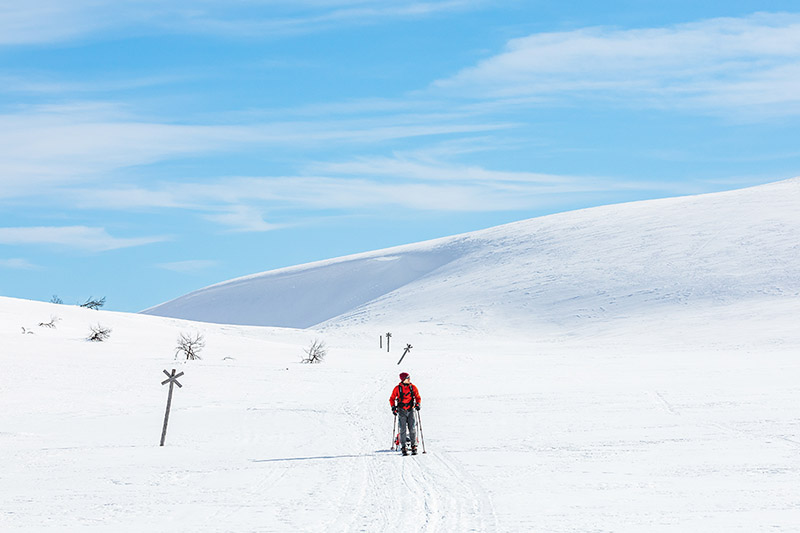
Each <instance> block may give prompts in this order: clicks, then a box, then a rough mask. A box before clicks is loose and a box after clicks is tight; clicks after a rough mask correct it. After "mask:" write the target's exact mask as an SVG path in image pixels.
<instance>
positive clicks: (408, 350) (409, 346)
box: [397, 344, 413, 365]
mask: <svg viewBox="0 0 800 533" xmlns="http://www.w3.org/2000/svg"><path fill="white" fill-rule="evenodd" d="M411 348H413V346H411V345H410V344H406V349H405V351H404V352H403V357H405V356H406V354H407V353H408V352H410V351H411ZM403 357H401V358H400V360H399V361H398V362H397V364H398V365H399V364H400V363H402V362H403Z"/></svg>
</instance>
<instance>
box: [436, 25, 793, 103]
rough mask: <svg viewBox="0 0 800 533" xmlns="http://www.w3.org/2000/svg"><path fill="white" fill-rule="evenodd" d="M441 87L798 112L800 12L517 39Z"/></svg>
mask: <svg viewBox="0 0 800 533" xmlns="http://www.w3.org/2000/svg"><path fill="white" fill-rule="evenodd" d="M434 88H435V89H437V90H441V91H445V92H448V93H449V94H459V95H463V96H471V97H478V98H487V99H507V100H508V101H509V102H511V103H514V104H519V103H521V102H524V101H526V100H528V101H530V102H537V101H541V100H542V99H545V100H546V101H549V102H552V101H554V100H555V101H564V100H567V99H572V98H603V99H610V100H614V101H616V102H625V103H628V104H633V105H637V106H641V105H650V106H663V107H676V106H680V107H691V108H699V109H709V110H717V109H723V108H724V109H731V108H736V107H741V106H744V107H746V108H752V107H755V106H778V105H779V106H782V108H783V110H784V112H785V111H786V109H787V106H788V108H789V109H790V110H791V112H800V15H798V14H791V13H777V14H767V13H760V14H754V15H751V16H748V17H744V18H718V19H710V20H704V21H699V22H693V23H689V24H679V25H675V26H670V27H663V28H646V29H632V30H620V29H609V28H602V27H596V28H586V29H579V30H575V31H567V32H557V33H540V34H534V35H530V36H528V37H523V38H518V39H513V40H511V41H509V42H508V43H507V45H506V49H505V50H504V51H503V52H502V53H500V54H497V55H495V56H493V57H490V58H488V59H486V60H483V61H481V62H480V63H478V64H477V65H475V66H473V67H470V68H467V69H464V70H462V71H461V72H459V73H458V74H456V75H455V76H453V77H450V78H447V79H442V80H439V81H437V82H435V83H434Z"/></svg>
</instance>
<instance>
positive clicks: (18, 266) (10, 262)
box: [0, 258, 42, 270]
mask: <svg viewBox="0 0 800 533" xmlns="http://www.w3.org/2000/svg"><path fill="white" fill-rule="evenodd" d="M0 268H7V269H11V270H41V269H42V267H40V266H39V265H35V264H33V263H31V262H30V261H28V260H27V259H20V258H11V259H0Z"/></svg>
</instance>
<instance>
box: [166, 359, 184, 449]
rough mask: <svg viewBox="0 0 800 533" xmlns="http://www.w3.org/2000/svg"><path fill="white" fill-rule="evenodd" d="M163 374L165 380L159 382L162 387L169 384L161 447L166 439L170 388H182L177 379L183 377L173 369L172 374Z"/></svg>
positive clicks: (170, 397) (170, 403)
mask: <svg viewBox="0 0 800 533" xmlns="http://www.w3.org/2000/svg"><path fill="white" fill-rule="evenodd" d="M164 374H166V375H167V379H165V380H164V381H162V382H161V384H162V385H166V384H167V383H169V394H168V395H167V412H166V413H164V429H162V430H161V446H163V445H164V440H165V439H166V438H167V423H168V422H169V408H170V406H171V405H172V386H173V385H177V386H178V387H179V388H180V387H183V385H181V384H180V382H178V378H179V377H181V376H182V375H183V372H181V373H180V374H175V369H174V368H173V369H172V374H170V373H169V372H167V371H166V370H164Z"/></svg>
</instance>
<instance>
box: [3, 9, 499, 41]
mask: <svg viewBox="0 0 800 533" xmlns="http://www.w3.org/2000/svg"><path fill="white" fill-rule="evenodd" d="M482 4H484V1H483V0H394V1H392V2H385V1H382V0H329V1H316V0H292V1H286V0H251V1H248V2H228V1H223V0H201V1H196V0H173V1H171V2H163V1H159V0H70V1H69V2H65V1H62V0H27V1H25V2H5V3H4V4H3V5H2V6H0V46H2V45H26V44H41V43H56V42H65V41H70V40H75V39H81V38H88V37H93V36H97V35H103V34H108V33H110V32H111V31H113V30H119V29H120V28H128V27H138V28H148V29H149V30H150V31H161V32H166V33H200V34H216V35H223V36H227V37H231V38H237V39H240V38H242V37H247V38H259V39H263V38H273V37H280V36H282V35H290V34H298V33H311V32H316V31H322V30H328V29H332V28H341V27H342V26H347V25H360V24H375V23H379V22H382V21H384V20H387V19H397V18H418V17H425V16H430V15H434V14H437V13H441V12H448V11H453V10H464V9H471V8H474V7H476V6H480V5H482Z"/></svg>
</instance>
